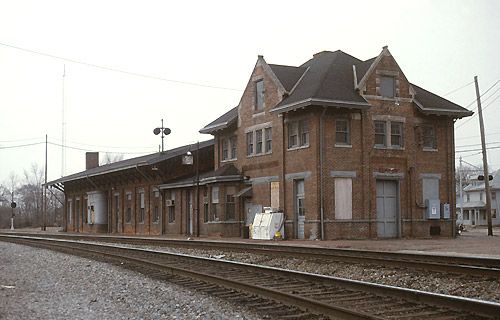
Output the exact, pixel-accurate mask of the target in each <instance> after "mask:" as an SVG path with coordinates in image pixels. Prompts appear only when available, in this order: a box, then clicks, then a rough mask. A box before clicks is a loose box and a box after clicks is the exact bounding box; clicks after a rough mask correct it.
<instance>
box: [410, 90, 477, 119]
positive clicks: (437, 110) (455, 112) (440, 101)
mask: <svg viewBox="0 0 500 320" xmlns="http://www.w3.org/2000/svg"><path fill="white" fill-rule="evenodd" d="M411 85H412V87H413V88H414V89H415V100H416V105H417V107H418V108H419V109H420V111H422V112H423V113H424V114H437V115H452V116H456V117H457V118H462V117H468V116H471V115H472V114H473V112H472V111H469V110H467V109H465V108H463V107H461V106H459V105H458V104H456V103H453V102H451V101H449V100H446V99H445V98H442V97H440V96H438V95H436V94H434V93H432V92H430V91H427V90H425V89H423V88H421V87H419V86H417V85H415V84H411Z"/></svg>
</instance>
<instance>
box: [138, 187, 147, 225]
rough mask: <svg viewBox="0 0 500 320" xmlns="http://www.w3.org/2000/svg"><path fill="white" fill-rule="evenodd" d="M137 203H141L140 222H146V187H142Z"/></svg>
mask: <svg viewBox="0 0 500 320" xmlns="http://www.w3.org/2000/svg"><path fill="white" fill-rule="evenodd" d="M137 202H138V203H137V204H138V205H139V208H138V209H139V223H144V215H145V212H144V211H145V208H146V202H145V201H144V189H140V190H139V193H138V199H137Z"/></svg>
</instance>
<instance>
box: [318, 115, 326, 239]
mask: <svg viewBox="0 0 500 320" xmlns="http://www.w3.org/2000/svg"><path fill="white" fill-rule="evenodd" d="M325 113H326V107H323V112H322V113H321V117H320V119H319V179H320V181H319V197H320V221H321V240H325V213H324V194H323V191H324V190H323V189H324V188H323V163H324V159H323V158H324V154H325V152H324V147H325V141H324V140H325V138H324V136H325V135H324V117H325Z"/></svg>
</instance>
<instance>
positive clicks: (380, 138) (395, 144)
mask: <svg viewBox="0 0 500 320" xmlns="http://www.w3.org/2000/svg"><path fill="white" fill-rule="evenodd" d="M374 127H375V147H378V148H384V147H390V148H395V149H398V148H402V147H403V146H404V124H403V122H395V121H375V122H374Z"/></svg>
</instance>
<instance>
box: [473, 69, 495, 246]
mask: <svg viewBox="0 0 500 320" xmlns="http://www.w3.org/2000/svg"><path fill="white" fill-rule="evenodd" d="M474 83H475V84H476V97H477V111H478V115H479V129H480V130H481V146H482V149H483V171H484V189H485V192H486V217H487V220H488V235H489V236H492V235H493V226H492V223H491V192H490V181H489V179H488V177H489V173H488V159H487V157H486V141H485V138H484V122H483V110H482V109H481V95H480V94H479V84H478V83H477V76H474Z"/></svg>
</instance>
